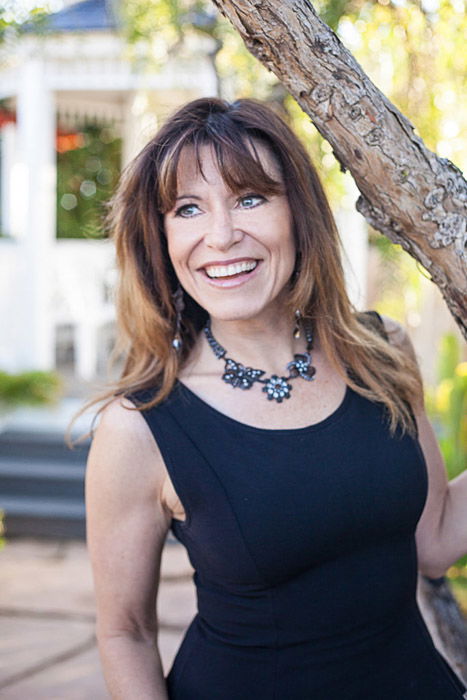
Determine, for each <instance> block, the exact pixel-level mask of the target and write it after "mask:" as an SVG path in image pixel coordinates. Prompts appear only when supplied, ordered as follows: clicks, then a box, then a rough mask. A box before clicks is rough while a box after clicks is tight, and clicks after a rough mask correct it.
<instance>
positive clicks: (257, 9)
mask: <svg viewBox="0 0 467 700" xmlns="http://www.w3.org/2000/svg"><path fill="white" fill-rule="evenodd" d="M213 1H214V4H215V5H216V6H217V7H218V8H219V9H220V11H221V12H222V13H223V14H224V15H225V16H226V17H227V18H228V19H229V20H230V21H231V22H232V24H233V25H234V26H235V27H236V29H237V30H238V31H239V33H240V35H241V36H242V38H243V40H244V42H245V44H246V46H247V47H248V49H249V50H250V51H251V53H252V54H254V55H255V56H256V57H257V58H258V59H259V60H260V61H261V62H262V63H264V64H265V66H266V67H267V68H269V69H270V70H271V71H273V72H274V73H275V74H276V75H277V77H278V78H279V80H280V81H281V82H282V83H283V84H284V85H285V86H286V88H287V89H288V90H289V92H290V93H291V95H293V97H295V99H296V100H297V102H298V103H299V104H300V106H301V107H302V109H303V110H304V111H305V112H306V113H307V114H308V115H309V116H310V117H311V119H312V121H313V122H314V124H315V126H316V127H317V129H318V130H319V131H320V133H321V134H322V135H323V136H324V137H325V138H326V139H327V140H328V141H329V143H330V144H331V145H332V147H333V149H334V154H335V156H336V158H337V159H338V160H339V162H340V164H341V167H342V169H344V170H346V169H348V170H350V172H351V173H352V175H353V177H354V179H355V182H356V184H357V186H358V188H359V190H360V192H361V195H360V197H359V199H358V201H357V205H356V206H357V209H358V211H359V212H360V213H361V214H362V215H363V216H364V217H365V219H366V220H367V221H368V222H369V223H370V224H371V225H372V226H373V227H374V228H376V229H378V230H379V231H381V233H383V234H385V235H386V236H387V237H388V238H390V239H391V240H392V241H393V242H394V243H399V244H400V245H401V246H402V247H403V248H404V249H405V250H407V251H408V252H409V253H410V254H411V255H412V256H413V257H414V258H416V259H417V260H418V261H419V262H420V263H421V264H422V265H423V267H424V268H425V269H426V270H427V272H428V274H429V275H430V276H431V279H432V280H433V282H435V283H436V284H437V285H438V287H439V288H440V290H441V293H442V294H443V297H444V299H445V301H446V303H447V305H448V307H449V309H450V311H451V313H452V315H453V316H454V318H455V320H456V321H457V323H458V325H459V326H460V328H461V330H462V332H463V334H464V336H465V337H466V338H467V269H466V259H467V254H466V246H467V233H466V210H467V183H466V181H465V180H464V178H463V177H462V174H461V172H460V171H459V170H458V168H456V166H455V165H453V163H451V162H450V161H449V160H447V159H446V158H440V157H439V156H437V155H436V154H435V153H432V152H431V151H429V150H428V149H427V148H426V147H425V145H424V143H423V141H422V140H421V139H420V138H419V137H418V136H416V135H415V134H414V130H413V126H412V124H411V123H410V122H409V121H408V119H407V118H406V117H404V116H403V115H402V114H401V113H400V112H399V111H398V110H397V109H396V107H394V105H392V104H391V103H390V102H389V100H388V99H387V98H386V97H385V96H384V95H383V94H382V93H381V92H380V91H379V90H378V88H377V87H376V86H375V85H374V84H373V83H372V82H371V80H370V79H369V78H368V76H367V75H366V74H365V73H364V71H363V70H362V68H361V66H360V65H359V64H358V63H357V61H356V60H355V59H354V58H353V56H352V55H351V53H350V52H349V51H348V50H347V49H346V48H345V47H344V46H343V44H342V43H341V41H340V40H339V39H338V37H337V36H336V35H335V34H334V32H333V31H332V30H331V29H330V28H329V27H328V26H327V25H326V24H324V22H322V21H321V20H320V19H319V17H318V16H317V14H316V12H315V10H314V9H313V7H312V6H311V4H309V2H308V1H307V0H213Z"/></svg>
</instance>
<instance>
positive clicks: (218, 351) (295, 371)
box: [203, 319, 316, 403]
mask: <svg viewBox="0 0 467 700" xmlns="http://www.w3.org/2000/svg"><path fill="white" fill-rule="evenodd" d="M303 328H304V331H305V338H306V352H304V353H296V354H295V355H294V359H293V360H292V361H291V362H289V363H288V364H287V367H286V369H287V370H288V374H287V375H286V376H281V377H280V376H278V375H277V374H272V375H271V376H270V377H265V376H263V375H265V374H266V372H265V371H264V370H262V369H254V368H253V367H245V366H244V365H242V364H241V363H240V362H236V361H235V360H233V359H232V358H231V357H227V350H226V349H225V348H224V347H222V345H221V344H220V343H219V342H218V341H217V340H216V339H215V338H214V336H213V334H212V330H211V322H210V320H209V319H208V320H207V321H206V325H205V326H204V329H203V330H204V335H205V336H206V340H207V341H208V343H209V346H210V348H211V349H212V351H213V353H214V355H215V356H216V357H217V359H218V360H224V362H225V366H224V373H223V375H222V379H223V380H224V382H226V383H227V384H230V385H231V386H233V387H234V388H235V389H251V387H252V386H253V384H255V383H259V384H263V385H264V386H263V391H264V392H265V394H266V397H267V399H268V400H269V401H276V402H277V403H282V401H283V399H289V398H290V392H291V391H292V385H291V384H289V382H290V380H292V379H296V378H297V377H301V378H302V379H305V380H306V381H308V382H310V381H312V380H313V379H314V378H315V374H316V368H315V367H313V365H312V364H311V354H310V353H311V349H312V347H313V332H312V329H311V325H310V323H309V322H307V321H306V320H305V321H303Z"/></svg>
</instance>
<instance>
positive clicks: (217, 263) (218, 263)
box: [198, 256, 259, 270]
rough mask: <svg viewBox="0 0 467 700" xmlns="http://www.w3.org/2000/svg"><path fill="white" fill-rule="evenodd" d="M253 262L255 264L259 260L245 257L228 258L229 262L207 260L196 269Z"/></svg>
mask: <svg viewBox="0 0 467 700" xmlns="http://www.w3.org/2000/svg"><path fill="white" fill-rule="evenodd" d="M250 260H251V261H253V262H256V261H257V260H259V258H252V257H249V256H245V257H243V258H230V259H229V260H208V261H207V262H205V263H203V264H202V265H201V266H200V267H199V268H198V269H199V270H202V269H203V268H205V267H214V266H221V265H234V264H235V263H241V262H246V261H250Z"/></svg>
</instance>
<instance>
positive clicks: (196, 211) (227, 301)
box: [164, 143, 295, 321]
mask: <svg viewBox="0 0 467 700" xmlns="http://www.w3.org/2000/svg"><path fill="white" fill-rule="evenodd" d="M255 145H256V148H257V151H258V154H259V157H260V158H261V162H262V165H263V167H264V169H265V171H266V172H267V174H268V175H270V176H272V177H273V178H274V179H275V180H276V181H279V182H280V181H282V175H281V172H280V169H279V166H278V164H277V162H276V160H275V158H274V157H273V156H272V155H271V153H270V152H269V150H268V149H267V148H266V147H265V146H263V145H262V144H260V143H256V144H255ZM200 161H201V167H202V172H203V174H201V172H200V171H199V169H198V167H197V163H196V159H195V156H194V151H193V149H192V148H191V147H187V148H186V149H185V150H184V151H183V152H182V155H181V158H180V164H179V168H178V177H177V201H176V203H175V207H174V208H173V209H172V210H171V211H169V212H167V214H165V217H164V226H165V232H166V235H167V242H168V250H169V256H170V259H171V261H172V265H173V267H174V270H175V272H176V275H177V277H178V279H179V281H180V284H181V285H182V287H183V288H184V289H185V291H186V292H188V294H189V295H190V296H191V297H193V299H195V300H196V301H197V302H198V304H199V305H200V306H202V307H203V308H204V309H206V311H207V312H208V313H209V315H210V316H211V318H213V319H219V320H225V321H229V320H230V321H234V320H247V319H253V318H259V317H261V316H262V315H264V314H265V313H270V312H271V311H274V312H280V311H281V309H282V307H283V300H284V296H285V287H286V285H287V282H288V281H289V279H290V277H291V275H292V272H293V269H294V266H295V243H294V237H293V231H292V217H291V213H290V208H289V204H288V201H287V197H286V195H285V194H274V195H263V194H261V192H252V191H245V192H240V193H238V192H236V193H234V192H232V191H231V190H230V189H229V188H228V187H227V185H226V183H225V182H224V180H223V179H222V176H221V174H220V172H219V170H218V167H217V163H216V159H215V156H214V157H213V152H212V149H211V146H209V145H205V146H203V147H202V148H201V151H200ZM203 175H204V177H203ZM284 189H285V188H284Z"/></svg>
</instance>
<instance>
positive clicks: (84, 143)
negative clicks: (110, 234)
mask: <svg viewBox="0 0 467 700" xmlns="http://www.w3.org/2000/svg"><path fill="white" fill-rule="evenodd" d="M121 147H122V140H121V138H120V137H119V135H118V134H117V133H116V132H115V130H114V129H112V128H111V127H109V126H103V125H99V124H83V126H82V128H80V129H78V130H74V131H70V132H59V133H58V134H57V237H58V238H83V237H85V238H100V237H102V235H103V218H104V217H105V213H106V207H105V203H106V202H107V201H108V199H109V197H110V195H111V194H112V191H113V190H114V188H115V186H116V184H117V181H118V178H119V175H120V161H121Z"/></svg>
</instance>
